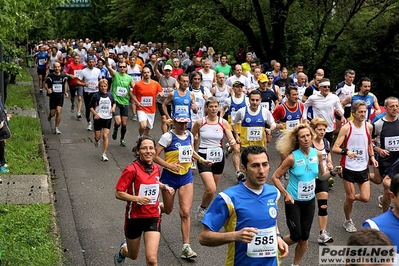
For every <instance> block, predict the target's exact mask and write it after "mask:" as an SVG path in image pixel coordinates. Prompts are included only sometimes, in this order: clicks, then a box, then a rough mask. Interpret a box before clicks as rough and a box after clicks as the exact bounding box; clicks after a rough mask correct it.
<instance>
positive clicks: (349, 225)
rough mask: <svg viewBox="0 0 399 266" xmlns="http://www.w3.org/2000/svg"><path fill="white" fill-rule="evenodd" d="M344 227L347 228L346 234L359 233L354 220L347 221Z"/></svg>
mask: <svg viewBox="0 0 399 266" xmlns="http://www.w3.org/2000/svg"><path fill="white" fill-rule="evenodd" d="M343 227H344V228H345V230H346V232H349V233H354V232H356V231H357V229H356V227H355V224H354V223H353V221H352V220H349V221H345V222H344V224H343Z"/></svg>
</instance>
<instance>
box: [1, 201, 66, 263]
mask: <svg viewBox="0 0 399 266" xmlns="http://www.w3.org/2000/svg"><path fill="white" fill-rule="evenodd" d="M0 232H1V233H0V245H1V253H2V260H3V266H25V265H30V266H35V265H37V266H43V265H57V264H58V261H59V256H58V252H57V247H56V246H55V244H54V241H53V234H52V228H51V206H50V205H48V204H31V205H8V204H0Z"/></svg>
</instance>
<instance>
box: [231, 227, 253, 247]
mask: <svg viewBox="0 0 399 266" xmlns="http://www.w3.org/2000/svg"><path fill="white" fill-rule="evenodd" d="M257 233H258V230H257V229H256V228H253V227H244V228H243V229H241V230H240V231H237V237H236V240H237V241H240V242H244V243H251V241H252V240H253V239H254V237H255V236H256V234H257Z"/></svg>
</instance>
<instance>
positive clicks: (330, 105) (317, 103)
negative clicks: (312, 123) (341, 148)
mask: <svg viewBox="0 0 399 266" xmlns="http://www.w3.org/2000/svg"><path fill="white" fill-rule="evenodd" d="M309 106H312V109H313V117H320V118H323V119H324V120H326V121H327V124H328V126H327V129H326V132H332V131H334V111H335V109H337V110H340V111H341V113H342V114H343V113H344V110H343V109H342V106H341V102H340V101H339V98H338V96H337V95H335V94H332V93H331V92H330V93H329V94H328V95H327V96H326V97H324V96H323V95H321V94H320V93H319V94H314V95H310V96H309V98H308V99H307V100H306V102H305V109H304V110H303V113H302V118H303V119H304V120H306V119H307V114H308V109H309Z"/></svg>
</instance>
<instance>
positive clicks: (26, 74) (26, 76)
mask: <svg viewBox="0 0 399 266" xmlns="http://www.w3.org/2000/svg"><path fill="white" fill-rule="evenodd" d="M19 74H20V75H18V76H17V79H16V81H17V82H20V81H25V82H28V81H32V80H33V79H32V76H31V75H30V74H29V68H26V67H22V71H21V72H20V73H19Z"/></svg>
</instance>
